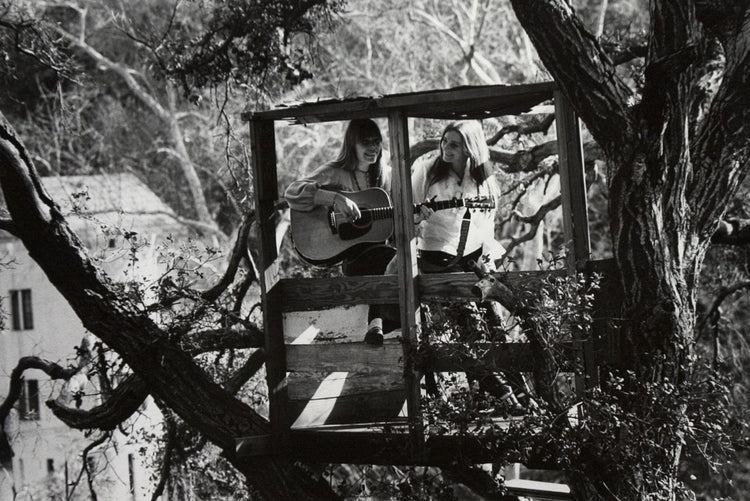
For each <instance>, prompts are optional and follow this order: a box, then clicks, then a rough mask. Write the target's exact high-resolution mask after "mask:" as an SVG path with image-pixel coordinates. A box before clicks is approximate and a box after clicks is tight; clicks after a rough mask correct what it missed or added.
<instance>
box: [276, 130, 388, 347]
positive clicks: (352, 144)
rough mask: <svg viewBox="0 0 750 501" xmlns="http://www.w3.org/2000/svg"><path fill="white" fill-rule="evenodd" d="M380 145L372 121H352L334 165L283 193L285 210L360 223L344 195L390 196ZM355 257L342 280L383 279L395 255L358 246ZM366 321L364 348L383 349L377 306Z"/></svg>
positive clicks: (375, 246)
mask: <svg viewBox="0 0 750 501" xmlns="http://www.w3.org/2000/svg"><path fill="white" fill-rule="evenodd" d="M382 142H383V137H382V135H381V133H380V128H379V127H378V125H377V124H376V123H375V122H374V121H373V120H370V119H355V120H352V121H350V122H349V124H348V125H347V127H346V132H345V133H344V141H343V143H342V145H341V150H340V151H339V154H338V156H337V157H336V159H335V160H333V161H331V162H328V163H325V164H323V165H321V166H320V167H318V168H317V169H316V170H315V171H314V172H313V173H312V174H311V175H310V176H309V177H306V178H304V179H300V180H297V181H294V182H292V183H291V184H290V185H289V187H288V188H287V189H286V192H285V193H284V197H285V198H286V200H287V202H288V203H289V207H291V208H292V209H294V210H298V211H303V212H307V211H311V210H313V209H314V208H316V207H318V206H325V207H334V208H335V210H336V212H338V213H341V214H342V215H343V216H346V217H348V218H349V219H350V220H352V221H356V220H357V219H359V218H360V217H361V213H360V210H359V207H358V206H357V203H356V202H355V201H354V200H352V199H351V198H349V197H347V196H346V195H345V194H344V193H343V192H352V191H361V190H364V189H366V188H372V187H377V188H383V189H384V190H385V191H386V192H388V193H390V191H391V172H390V167H389V166H388V165H387V164H384V163H383V162H382V155H383V149H382ZM355 254H356V255H352V256H348V257H347V258H345V259H344V261H343V263H342V265H341V270H342V272H343V273H344V275H346V276H358V275H382V274H383V273H384V272H385V269H386V266H387V265H388V263H389V262H390V261H391V260H392V259H393V258H394V256H395V255H396V249H395V248H393V247H391V246H389V245H385V244H360V245H358V246H357V247H356V252H355ZM367 320H368V325H367V332H366V334H365V338H364V340H365V342H366V343H368V344H373V345H380V344H383V320H382V317H381V314H380V307H379V305H371V306H370V308H369V313H368V318H367Z"/></svg>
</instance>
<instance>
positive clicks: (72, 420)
mask: <svg viewBox="0 0 750 501" xmlns="http://www.w3.org/2000/svg"><path fill="white" fill-rule="evenodd" d="M148 394H149V390H148V385H147V383H146V382H145V381H143V379H141V378H139V377H138V376H135V375H130V376H128V377H126V378H125V379H124V380H123V381H122V382H120V384H118V385H117V387H116V388H114V389H113V390H111V392H110V393H109V395H108V396H107V399H106V401H105V402H104V403H102V404H101V405H97V406H96V407H93V408H91V409H76V408H72V407H68V406H66V405H62V404H60V403H59V402H57V401H56V400H48V401H47V402H46V403H47V407H49V408H50V410H52V413H53V414H54V415H55V416H56V417H57V418H58V419H60V420H61V421H62V422H63V423H65V424H66V425H68V426H70V427H71V428H75V429H77V430H91V429H98V430H114V429H115V428H117V426H118V425H120V424H121V423H123V422H125V421H126V420H127V419H128V418H130V417H131V416H132V415H133V414H134V413H135V412H136V411H137V410H138V408H139V407H140V405H141V404H142V403H143V401H144V400H145V399H146V397H147V396H148Z"/></svg>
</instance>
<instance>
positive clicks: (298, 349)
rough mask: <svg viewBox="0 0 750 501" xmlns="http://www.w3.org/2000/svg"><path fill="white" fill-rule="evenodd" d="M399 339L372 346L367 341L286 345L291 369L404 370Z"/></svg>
mask: <svg viewBox="0 0 750 501" xmlns="http://www.w3.org/2000/svg"><path fill="white" fill-rule="evenodd" d="M403 364H404V358H403V351H402V349H401V344H400V343H385V344H383V345H382V346H371V345H367V344H364V343H341V344H338V343H332V344H295V345H287V347H286V367H287V370H288V371H290V372H315V371H321V372H357V373H360V374H373V373H383V372H399V371H403V366H404V365H403Z"/></svg>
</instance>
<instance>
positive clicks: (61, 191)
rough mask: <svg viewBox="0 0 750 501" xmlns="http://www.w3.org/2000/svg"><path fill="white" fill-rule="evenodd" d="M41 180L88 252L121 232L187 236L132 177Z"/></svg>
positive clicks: (168, 211)
mask: <svg viewBox="0 0 750 501" xmlns="http://www.w3.org/2000/svg"><path fill="white" fill-rule="evenodd" d="M41 181H42V184H43V185H44V187H45V189H46V190H47V192H48V193H49V195H50V197H51V198H52V199H53V200H54V201H55V203H57V204H58V205H59V207H60V209H61V211H62V213H63V215H64V216H65V217H66V219H67V221H68V223H69V224H70V226H71V228H72V229H73V231H75V232H76V234H77V235H78V236H79V238H81V239H82V240H83V241H84V243H85V244H86V245H87V246H88V247H89V248H90V249H91V248H96V247H102V246H107V245H109V244H110V242H109V241H110V240H111V239H112V238H115V237H117V236H118V235H119V236H122V235H123V234H124V233H125V232H131V233H137V234H139V235H141V236H144V237H145V236H147V235H148V236H154V235H156V236H158V235H161V236H166V235H167V234H172V235H174V236H186V235H187V234H188V229H187V228H186V227H185V225H184V224H182V223H180V222H179V220H178V218H177V216H176V214H175V212H174V211H173V210H172V209H171V208H170V207H169V206H168V205H167V204H165V203H164V202H163V201H162V200H161V199H160V198H159V197H158V196H157V195H156V194H155V193H154V192H153V191H152V190H151V189H150V188H149V187H148V186H146V184H145V183H143V182H142V181H141V180H140V179H138V177H137V176H135V175H134V174H131V173H117V174H98V175H92V176H47V177H42V178H41ZM3 234H4V235H3V236H4V237H5V238H8V237H9V235H8V234H7V233H4V232H3ZM0 238H1V237H0Z"/></svg>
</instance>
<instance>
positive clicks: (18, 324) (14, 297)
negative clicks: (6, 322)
mask: <svg viewBox="0 0 750 501" xmlns="http://www.w3.org/2000/svg"><path fill="white" fill-rule="evenodd" d="M10 307H11V316H12V317H13V318H12V323H13V330H14V331H20V330H28V329H33V328H34V315H33V314H32V311H31V289H19V290H12V291H10Z"/></svg>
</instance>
